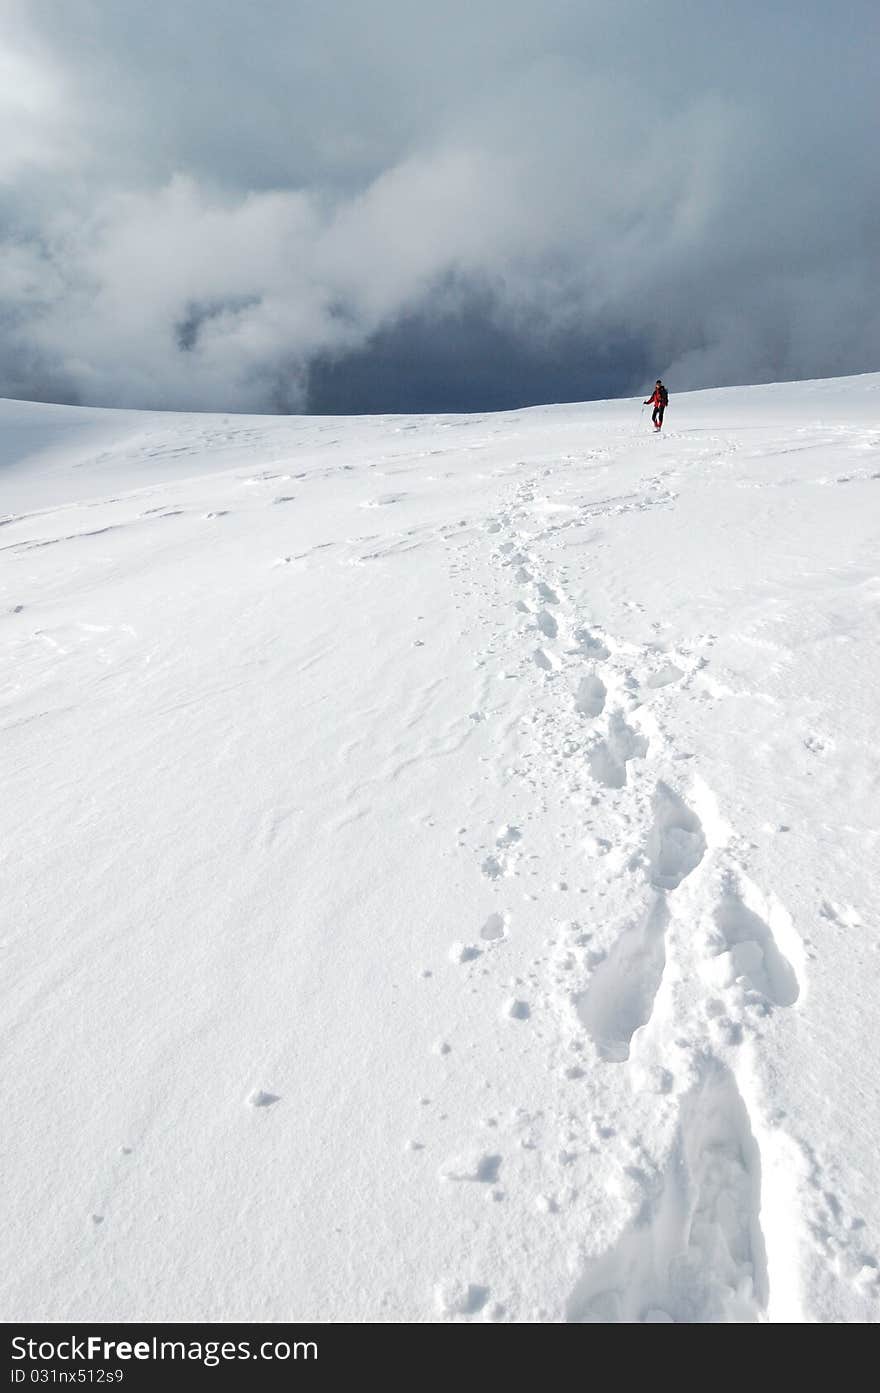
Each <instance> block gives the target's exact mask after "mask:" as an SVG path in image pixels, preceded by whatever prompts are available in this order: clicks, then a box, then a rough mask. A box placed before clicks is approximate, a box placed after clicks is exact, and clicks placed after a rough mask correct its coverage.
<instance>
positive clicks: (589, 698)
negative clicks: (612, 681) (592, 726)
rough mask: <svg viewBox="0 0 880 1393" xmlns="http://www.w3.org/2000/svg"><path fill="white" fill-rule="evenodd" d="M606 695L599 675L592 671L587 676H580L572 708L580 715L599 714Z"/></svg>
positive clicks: (602, 708) (603, 705)
mask: <svg viewBox="0 0 880 1393" xmlns="http://www.w3.org/2000/svg"><path fill="white" fill-rule="evenodd" d="M607 695H608V693H607V691H606V688H605V683H604V682H603V681H602V679H601V678H600V677H596V675H595V674H594V673H593V674H591V675H590V676H589V677H582V678H581V680H580V682H579V684H578V689H577V694H576V696H575V699H574V709H575V711H579V712H580V714H581V715H582V716H601V715H602V712H603V711H604V709H605V698H606V696H607Z"/></svg>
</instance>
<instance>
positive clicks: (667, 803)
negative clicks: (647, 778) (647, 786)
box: [646, 782, 706, 890]
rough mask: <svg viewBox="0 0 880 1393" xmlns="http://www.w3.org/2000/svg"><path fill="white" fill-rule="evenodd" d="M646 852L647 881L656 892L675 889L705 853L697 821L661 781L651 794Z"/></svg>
mask: <svg viewBox="0 0 880 1393" xmlns="http://www.w3.org/2000/svg"><path fill="white" fill-rule="evenodd" d="M646 850H647V854H648V865H649V879H650V881H651V884H652V885H653V886H654V888H655V890H675V889H677V888H678V886H679V885H680V884H681V882H682V881H683V880H684V879H685V877H686V876H689V875H690V873H691V871H693V870H696V868H697V866H698V865H699V864H700V862H701V861H702V859H703V855H704V853H705V850H706V838H705V836H704V835H703V827H702V824H701V822H700V819H699V818H698V817H697V815H696V813H692V812H691V810H690V808H689V807H688V806H687V804H686V803H684V802H683V801H682V799H681V798H679V796H678V794H677V793H675V792H674V791H673V790H672V789H671V788H670V787H669V785H668V784H664V783H662V782H661V783H658V785H657V789H656V792H655V794H654V824H653V826H652V828H651V831H650V832H649V833H648V842H647V847H646Z"/></svg>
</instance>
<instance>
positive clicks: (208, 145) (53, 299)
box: [0, 0, 880, 413]
mask: <svg viewBox="0 0 880 1393" xmlns="http://www.w3.org/2000/svg"><path fill="white" fill-rule="evenodd" d="M878 47H880V9H878V6H877V5H876V0H850V3H848V4H847V5H846V6H844V7H842V9H839V10H836V11H835V10H833V9H832V7H830V6H829V5H828V4H827V0H825V3H822V4H819V3H816V0H800V3H798V4H795V3H794V0H786V2H785V3H776V0H763V3H753V0H739V3H737V4H736V5H734V6H731V5H730V4H729V3H727V4H721V3H716V0H670V3H667V4H664V5H663V6H662V7H658V8H655V7H653V6H650V5H647V4H644V3H636V2H635V0H614V3H613V4H612V3H611V0H605V3H595V2H594V0H543V3H542V4H541V5H538V4H536V3H535V0H468V2H467V3H465V0H444V3H443V4H442V5H440V4H437V3H436V0H434V3H431V4H427V3H425V0H369V3H366V0H323V2H322V3H321V4H320V5H318V4H315V3H314V0H249V3H248V4H244V3H243V2H242V0H187V4H186V5H181V4H180V0H151V3H150V4H149V5H145V4H144V3H143V0H76V3H74V4H71V3H70V0H0V123H2V125H0V128H2V130H3V132H4V139H3V140H2V142H0V395H4V396H11V397H21V398H27V399H35V400H45V401H65V402H80V403H82V404H87V405H99V406H101V405H102V406H129V407H148V408H159V409H197V410H230V411H293V412H298V411H315V412H327V413H336V412H338V413H347V412H369V411H401V412H404V411H429V410H430V411H444V410H448V411H460V410H484V409H502V408H505V407H514V406H519V405H524V404H529V403H537V402H547V401H560V400H562V401H572V400H585V399H595V398H599V397H608V396H623V395H630V394H637V393H642V392H644V393H646V392H647V391H648V389H649V388H650V387H651V385H652V383H653V381H654V379H655V378H656V377H657V376H658V375H660V376H663V378H664V380H666V381H667V383H668V385H669V388H670V392H671V393H673V394H674V393H675V391H684V390H687V389H691V388H698V387H704V386H716V385H730V384H735V383H745V382H762V381H773V380H788V379H794V378H810V377H824V376H832V375H836V374H846V373H857V372H867V371H872V370H877V369H880V300H878V296H877V286H878V281H880V178H878V172H877V171H878V167H880V159H878V150H880V119H878V118H880V97H878V87H880V84H878V83H877V81H876V55H877V52H878Z"/></svg>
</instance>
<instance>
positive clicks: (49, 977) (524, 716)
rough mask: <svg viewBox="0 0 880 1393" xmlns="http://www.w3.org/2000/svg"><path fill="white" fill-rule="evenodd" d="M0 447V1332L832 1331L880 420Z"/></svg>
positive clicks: (857, 387)
mask: <svg viewBox="0 0 880 1393" xmlns="http://www.w3.org/2000/svg"><path fill="white" fill-rule="evenodd" d="M647 414H648V413H647V411H645V412H644V413H642V412H641V409H640V406H639V404H638V403H637V402H635V403H634V402H626V401H615V402H600V403H595V404H592V405H588V406H570V407H553V408H539V409H534V410H528V411H519V412H513V413H510V414H506V415H501V416H488V417H483V418H478V417H451V416H446V417H433V418H426V417H420V418H402V417H386V418H378V417H373V418H366V419H348V420H335V419H334V420H330V419H316V418H310V419H307V418H249V417H234V416H233V417H228V418H224V417H217V416H196V415H189V416H172V415H156V416H153V415H149V414H138V413H133V412H115V411H114V412H109V411H108V412H100V411H90V410H89V411H86V410H76V409H73V408H61V407H44V406H34V405H25V404H20V403H12V402H9V403H4V404H2V405H0V428H2V442H3V443H2V447H0V452H2V453H0V461H2V462H0V483H2V503H0V523H2V526H0V641H2V653H3V658H4V674H3V692H2V749H3V798H2V802H0V817H2V854H3V884H4V891H3V929H2V956H0V961H2V965H3V987H2V1028H3V1039H4V1063H3V1071H2V1092H3V1109H2V1117H3V1125H2V1129H0V1146H2V1173H3V1176H4V1194H5V1204H4V1217H3V1249H4V1254H5V1256H4V1261H3V1264H2V1268H0V1272H2V1276H0V1293H2V1295H0V1311H2V1314H3V1316H4V1318H5V1319H7V1320H9V1319H21V1318H24V1317H30V1318H32V1319H46V1320H62V1319H64V1320H67V1319H78V1320H87V1319H89V1320H90V1319H96V1318H101V1319H117V1320H126V1319H148V1320H150V1319H153V1320H155V1319H169V1318H170V1319H180V1320H186V1319H198V1318H204V1319H208V1320H224V1319H230V1320H231V1319H238V1320H247V1319H269V1320H283V1319H303V1318H318V1319H322V1320H328V1319H329V1320H332V1319H352V1320H368V1321H376V1320H391V1321H423V1320H426V1321H430V1320H443V1319H452V1320H458V1319H467V1320H477V1321H482V1320H509V1321H510V1320H512V1321H524V1320H542V1321H560V1320H574V1321H631V1320H675V1321H716V1320H717V1321H752V1320H764V1319H769V1320H820V1321H856V1320H872V1319H875V1318H876V1317H877V1314H878V1294H880V1285H878V1283H880V1268H878V1260H880V1199H878V1196H880V1177H878V1173H877V1170H878V1165H877V1156H878V1146H877V1131H878V1117H880V1111H878V1091H880V1090H878V1085H880V1058H878V1046H877V1031H876V1023H877V1020H878V1005H880V955H878V942H880V940H878V923H880V888H878V881H877V875H876V866H877V864H878V841H880V833H878V822H877V813H878V768H880V760H878V751H877V737H876V713H877V706H878V699H877V685H878V679H880V649H878V638H880V522H878V519H880V376H867V377H860V378H854V379H848V380H839V381H831V382H813V383H800V384H797V385H787V386H772V387H760V388H750V389H736V390H725V391H715V392H704V393H697V394H694V395H691V396H682V397H675V396H673V399H672V405H671V407H670V411H669V414H668V416H667V428H666V430H665V432H664V434H663V436H662V437H658V438H655V437H653V436H652V435H651V433H650V425H649V422H648V421H647Z"/></svg>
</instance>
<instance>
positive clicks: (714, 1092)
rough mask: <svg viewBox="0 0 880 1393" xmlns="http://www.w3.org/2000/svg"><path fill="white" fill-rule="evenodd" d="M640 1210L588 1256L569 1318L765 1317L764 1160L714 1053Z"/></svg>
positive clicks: (679, 1320) (739, 1320) (738, 1320)
mask: <svg viewBox="0 0 880 1393" xmlns="http://www.w3.org/2000/svg"><path fill="white" fill-rule="evenodd" d="M644 1188H645V1196H644V1201H643V1203H642V1205H641V1207H640V1209H639V1213H638V1215H637V1217H636V1219H635V1220H634V1221H633V1223H632V1224H631V1225H630V1226H629V1227H628V1228H627V1229H626V1230H625V1232H624V1233H623V1234H622V1236H621V1237H620V1239H619V1240H618V1241H617V1243H616V1244H615V1245H614V1247H613V1248H611V1249H609V1250H608V1252H606V1253H604V1254H603V1255H602V1256H601V1257H598V1258H595V1259H593V1260H592V1261H590V1262H589V1263H588V1264H587V1267H586V1270H585V1272H584V1273H583V1275H582V1277H581V1279H580V1281H579V1282H578V1284H577V1286H576V1288H575V1290H574V1292H573V1293H572V1296H571V1298H570V1300H569V1303H568V1310H567V1316H568V1319H569V1320H570V1321H575V1322H591V1323H606V1322H607V1323H614V1324H633V1323H661V1322H663V1323H667V1324H707V1323H735V1324H743V1323H750V1322H756V1321H759V1320H761V1319H762V1317H763V1315H764V1311H765V1309H766V1306H767V1300H768V1295H769V1283H768V1276H767V1254H766V1248H765V1243H764V1236H763V1233H762V1231H761V1224H760V1212H761V1159H760V1152H759V1150H758V1146H757V1143H756V1142H755V1139H754V1137H753V1135H752V1129H751V1125H750V1122H749V1116H748V1112H747V1110H746V1107H745V1104H744V1103H743V1100H742V1098H741V1097H740V1094H739V1090H738V1089H737V1086H736V1082H735V1080H734V1078H733V1075H732V1074H731V1073H730V1071H729V1069H727V1068H725V1067H724V1066H723V1065H722V1064H720V1063H719V1062H718V1061H716V1060H710V1061H709V1062H708V1063H707V1064H706V1066H705V1068H704V1072H703V1077H702V1078H701V1080H700V1082H699V1083H698V1084H697V1086H696V1087H695V1088H694V1089H693V1090H692V1092H691V1093H689V1094H688V1096H687V1097H686V1098H685V1100H684V1102H683V1104H682V1110H681V1116H680V1118H679V1123H678V1129H677V1134H676V1138H675V1142H674V1145H673V1148H672V1153H671V1155H670V1158H669V1162H668V1164H667V1167H666V1172H665V1175H663V1176H661V1177H659V1178H656V1177H651V1176H648V1175H645V1176H644Z"/></svg>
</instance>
